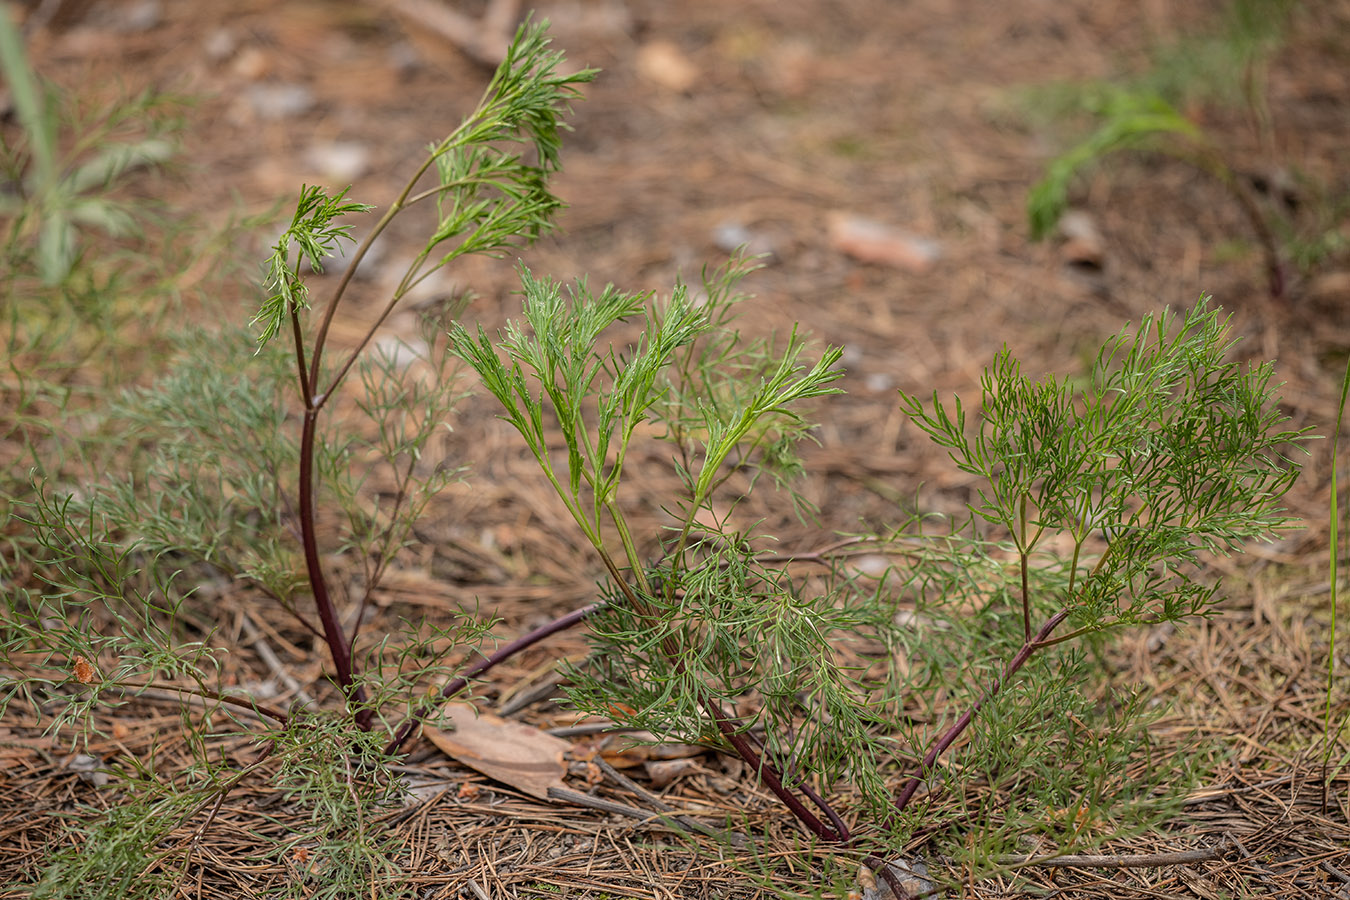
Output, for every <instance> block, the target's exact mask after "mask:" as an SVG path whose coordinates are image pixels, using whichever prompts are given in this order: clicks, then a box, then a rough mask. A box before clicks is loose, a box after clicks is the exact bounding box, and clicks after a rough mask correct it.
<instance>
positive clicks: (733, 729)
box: [701, 699, 848, 843]
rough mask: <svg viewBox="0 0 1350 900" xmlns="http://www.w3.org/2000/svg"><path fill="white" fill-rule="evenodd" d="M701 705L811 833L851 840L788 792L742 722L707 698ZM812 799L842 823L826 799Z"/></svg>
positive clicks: (832, 838) (822, 836) (770, 788)
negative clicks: (741, 728)
mask: <svg viewBox="0 0 1350 900" xmlns="http://www.w3.org/2000/svg"><path fill="white" fill-rule="evenodd" d="M701 703H702V705H703V707H704V708H705V709H707V710H708V715H710V716H712V720H713V721H714V722H715V723H717V729H718V730H719V731H721V732H722V736H723V737H725V738H726V739H727V743H729V744H731V746H732V748H733V749H734V750H735V751H736V753H737V754H738V755H739V756H740V757H741V759H743V760H745V762H746V764H747V765H749V766H750V768H752V769H753V770H754V771H755V774H756V775H758V776H759V780H760V781H762V782H764V786H765V787H767V788H768V789H769V790H770V791H772V792H773V795H774V796H775V797H777V798H778V799H779V800H781V801H782V802H783V805H784V806H786V807H787V808H788V809H790V810H791V811H792V814H793V815H794V816H796V817H797V818H798V819H800V820H801V822H802V824H803V825H805V826H806V827H807V828H808V829H810V830H811V833H812V834H814V835H815V836H816V837H818V838H820V839H821V840H822V841H830V842H832V843H839V842H842V841H846V840H848V829H843V831H836V830H834V829H833V828H831V827H830V826H829V825H826V824H825V823H824V822H822V821H820V819H819V818H818V817H817V816H816V815H815V813H813V812H811V810H809V809H807V808H806V805H805V804H804V803H802V801H801V800H799V799H798V798H797V796H796V795H795V794H793V793H792V791H790V790H788V788H787V787H785V786H784V785H783V779H782V778H781V777H780V776H779V774H778V770H777V769H776V768H774V766H773V765H772V764H770V763H769V762H768V761H767V760H764V759H761V758H760V755H759V754H758V753H756V752H755V748H754V747H753V746H752V745H751V743H750V741H748V740H747V739H746V737H745V735H744V734H743V733H742V732H741V730H740V728H739V725H740V723H739V722H737V721H736V720H735V719H733V718H732V717H731V716H729V715H727V714H726V712H725V711H724V710H723V709H722V707H721V706H719V705H718V704H717V703H716V701H713V700H708V699H704V700H702V701H701ZM803 793H806V791H805V790H804V791H803ZM807 796H808V797H812V795H811V793H807ZM812 800H813V802H817V803H818V805H820V806H821V808H822V809H825V810H826V811H827V814H828V815H829V816H830V818H831V820H832V821H838V820H839V817H838V815H837V814H836V813H835V812H834V811H833V810H832V809H829V807H828V806H827V805H826V804H825V801H824V800H818V799H817V798H816V797H812ZM839 824H840V825H841V826H842V825H843V823H842V822H840V823H839Z"/></svg>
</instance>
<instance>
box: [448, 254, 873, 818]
mask: <svg viewBox="0 0 1350 900" xmlns="http://www.w3.org/2000/svg"><path fill="white" fill-rule="evenodd" d="M745 272H746V268H745V266H744V265H743V264H742V263H740V262H738V261H735V262H733V264H732V265H730V266H729V267H727V268H726V269H724V270H722V271H720V272H717V273H713V274H712V275H711V276H709V275H707V274H706V273H705V279H704V298H703V299H702V302H701V303H700V304H695V303H694V302H693V300H692V299H691V298H690V296H689V291H688V289H687V288H686V287H685V286H684V285H677V287H676V289H675V291H674V293H673V295H672V296H671V298H670V300H669V301H668V302H667V303H664V304H657V303H655V302H654V301H653V300H652V299H651V298H650V297H647V296H643V295H633V294H625V293H622V292H620V291H618V290H616V289H615V288H613V287H612V286H608V287H606V288H605V289H604V290H602V291H600V292H598V293H597V292H593V291H592V290H591V289H590V288H589V287H588V286H587V285H586V283H585V282H584V281H583V282H579V283H578V284H577V285H576V286H575V287H574V288H572V289H571V290H570V291H569V292H568V294H567V296H564V293H563V289H562V287H561V286H560V285H558V284H555V283H552V282H549V281H539V280H536V279H535V278H534V277H533V276H532V275H531V274H530V272H528V271H527V270H524V269H522V271H521V281H522V284H523V288H524V312H523V314H524V319H525V323H527V325H523V324H518V323H514V322H513V323H511V324H509V325H508V326H507V328H506V331H505V332H504V334H502V335H500V336H499V338H498V339H497V340H496V341H494V340H493V339H492V338H491V337H490V336H488V335H487V334H486V333H484V332H483V331H482V330H481V329H480V330H479V332H478V334H477V335H476V336H475V335H470V334H469V333H468V332H467V331H466V330H465V329H464V328H463V327H462V326H456V328H455V330H454V332H453V340H454V346H455V349H456V351H457V352H458V353H459V354H461V355H462V356H463V357H464V359H465V360H467V361H468V363H469V364H470V365H471V366H472V367H473V368H474V369H475V371H477V373H478V375H479V377H480V378H481V379H482V381H483V384H484V386H485V387H486V388H487V389H488V390H489V391H490V392H491V393H492V394H493V396H494V397H496V398H497V400H498V401H499V402H500V403H501V405H502V407H503V409H504V410H505V418H506V420H507V421H508V422H510V423H511V424H512V426H514V427H515V429H516V430H517V431H518V432H519V433H520V434H521V436H522V437H523V438H524V440H525V442H526V444H527V446H528V447H529V449H530V452H531V454H532V455H533V456H534V458H535V460H536V462H537V463H538V464H539V466H540V469H541V470H542V471H543V473H544V475H545V477H546V478H547V479H548V481H549V483H550V484H551V485H552V486H553V488H554V490H555V492H556V493H557V495H558V497H559V498H560V499H561V500H562V502H563V503H564V504H565V505H566V507H567V509H568V511H569V512H570V513H571V515H572V518H573V520H574V521H575V522H576V524H577V526H578V527H579V528H580V529H581V531H582V533H583V534H584V535H585V537H586V539H587V541H588V543H589V544H590V545H591V546H592V547H593V548H594V550H595V553H596V555H597V557H598V559H599V560H600V562H601V563H602V564H603V566H604V568H605V571H606V572H607V573H608V575H609V583H608V585H607V588H606V594H607V597H606V599H607V601H608V602H607V603H606V605H605V606H604V607H603V609H599V610H596V611H594V613H592V614H591V615H590V619H591V623H592V632H593V634H594V635H595V640H596V644H597V653H596V654H595V655H594V657H593V660H592V665H591V666H588V667H585V668H583V669H581V670H577V671H574V672H573V679H572V680H573V687H572V688H571V690H570V695H571V697H572V699H573V701H574V702H576V703H577V704H578V705H579V706H580V707H582V708H583V709H589V710H593V711H596V712H602V713H604V714H606V715H611V716H613V715H616V711H621V713H618V714H619V715H620V717H621V718H622V719H623V720H624V722H625V724H631V725H634V726H636V727H640V728H649V729H651V730H653V731H655V732H656V733H658V734H660V735H662V736H668V737H674V738H678V739H682V740H686V741H705V742H712V743H714V744H718V745H720V746H724V747H726V748H727V749H728V750H729V751H731V752H734V753H736V754H737V755H739V756H740V757H741V758H742V759H743V760H745V762H746V763H748V764H749V765H750V766H751V768H752V769H753V770H754V771H755V772H756V773H757V774H758V775H759V777H760V778H761V779H762V780H763V782H764V783H765V784H766V785H767V786H768V787H769V789H770V790H771V791H773V793H774V794H775V795H776V796H778V797H779V798H780V799H781V800H782V802H783V803H784V804H785V805H786V806H787V807H788V808H789V809H791V810H792V811H793V813H794V814H796V815H797V816H798V817H799V818H800V819H802V821H803V822H805V823H806V824H807V826H808V827H809V828H810V829H811V830H812V831H813V832H815V833H816V834H817V835H819V836H821V837H824V838H826V839H829V840H836V841H837V840H846V839H847V838H848V836H849V832H848V829H847V828H846V827H845V826H844V825H843V823H842V821H841V820H840V819H839V817H838V816H837V814H836V813H835V812H834V810H833V809H831V808H830V807H829V806H828V804H826V803H825V802H824V801H823V800H822V799H821V798H820V797H819V795H818V794H816V792H815V791H814V789H813V788H812V786H811V783H810V782H811V781H812V780H813V779H814V778H815V777H816V776H818V775H820V774H825V773H830V774H834V775H837V774H838V773H839V772H841V771H842V770H843V769H844V768H846V767H849V766H852V765H855V764H857V762H858V761H859V760H860V759H863V758H866V757H867V756H869V755H871V753H872V747H871V743H870V741H869V740H868V738H867V734H866V732H867V727H868V725H869V724H870V723H871V721H872V718H873V717H872V714H871V713H870V712H869V711H868V709H867V708H866V704H865V696H864V694H863V692H861V691H858V690H855V686H854V685H853V684H852V682H851V680H850V679H849V678H847V677H845V673H844V671H843V669H842V667H841V665H840V663H839V661H838V659H837V654H836V653H835V651H834V648H833V647H832V646H831V643H830V641H831V638H832V636H834V635H836V634H838V633H840V632H844V631H852V630H857V629H865V628H867V627H869V626H873V625H875V624H876V623H875V622H871V621H867V617H866V616H865V615H864V614H862V613H860V612H858V611H856V610H850V609H847V608H844V607H841V606H840V605H838V604H837V603H836V602H835V600H836V598H834V597H833V596H829V595H821V596H815V597H811V596H805V595H803V594H801V593H800V592H799V591H798V590H797V586H796V585H794V584H793V583H792V582H791V580H790V579H788V578H787V577H786V576H785V575H784V573H782V572H779V571H776V570H775V569H773V568H771V567H769V566H766V565H764V564H763V563H761V562H760V561H759V560H758V559H757V557H756V554H755V552H754V550H753V549H752V547H751V542H750V536H749V535H746V534H739V533H735V532H733V531H731V530H729V527H728V526H727V524H726V521H725V518H724V517H723V516H724V514H723V513H719V512H718V506H716V505H715V504H714V497H715V495H716V494H717V493H718V492H719V490H721V489H723V488H724V486H725V485H726V484H727V482H728V480H729V479H730V478H731V477H732V476H733V475H734V474H736V473H737V472H745V471H760V470H764V469H769V468H772V467H774V465H775V464H777V463H779V462H781V461H782V460H783V459H785V458H786V456H787V452H788V450H789V448H790V446H791V444H792V443H793V442H795V441H796V440H798V439H799V438H801V437H802V436H804V435H805V434H806V432H807V428H806V425H805V423H804V422H803V420H802V419H801V418H800V416H799V414H798V413H797V412H796V410H795V407H796V406H797V405H798V404H800V403H802V402H803V401H806V400H810V399H813V398H816V397H821V396H824V395H826V394H830V393H834V392H835V390H836V389H835V388H834V387H832V384H833V382H834V381H836V380H837V379H838V378H839V377H840V376H841V375H842V371H841V370H839V369H837V368H835V365H836V363H837V362H838V360H839V356H840V351H839V350H837V349H832V350H829V351H827V352H826V353H825V354H824V355H823V356H822V357H821V358H820V359H819V360H817V361H816V362H815V363H814V364H812V365H810V366H807V365H805V364H803V363H801V362H799V359H800V356H801V353H802V351H803V344H802V342H801V340H800V339H799V338H798V337H797V335H796V334H795V333H794V334H792V335H791V336H790V338H789V339H788V342H787V346H786V347H785V348H784V349H782V350H781V351H779V352H777V353H772V352H770V350H769V348H768V347H766V346H763V345H749V346H747V345H743V344H742V342H741V341H740V340H739V337H738V336H736V335H735V334H734V333H733V332H730V331H729V330H727V329H726V327H725V326H726V321H727V317H728V314H729V311H730V309H731V307H732V306H733V305H734V304H735V302H736V301H737V300H739V299H740V297H739V295H737V294H735V293H734V292H733V288H734V286H735V284H736V282H737V281H738V280H739V279H740V278H741V277H742V276H743V275H744V274H745ZM625 320H635V321H636V323H638V324H640V325H641V332H640V333H639V334H638V335H637V336H636V337H633V338H631V339H630V340H629V342H628V343H627V344H626V345H625V346H624V347H623V349H621V350H618V349H615V348H614V347H613V346H609V347H608V349H606V347H605V343H604V341H605V340H606V333H607V332H608V331H609V330H610V329H611V328H612V327H614V326H615V325H616V324H617V323H619V322H622V321H625ZM527 326H528V327H527ZM554 422H556V423H557V431H556V432H555V431H554V428H553V423H554ZM647 422H651V423H653V424H655V425H657V426H664V433H663V437H664V439H666V440H668V441H670V442H672V443H673V444H674V445H675V446H676V448H677V452H676V454H675V456H674V458H673V460H672V462H673V465H674V466H675V469H676V472H677V473H678V475H679V478H680V480H681V481H682V483H683V484H684V491H685V492H684V494H683V496H681V497H677V498H670V501H669V503H668V505H667V506H666V511H667V513H668V514H669V515H670V516H671V522H670V525H669V528H668V531H667V533H666V534H665V535H664V536H662V535H661V534H637V533H635V531H634V529H633V527H632V526H631V525H630V523H629V519H628V516H627V515H626V514H625V512H624V507H623V504H622V502H621V491H622V487H623V485H624V472H625V462H626V460H627V457H628V454H629V451H630V448H631V447H632V446H633V443H634V441H635V439H636V437H637V435H638V434H639V429H640V427H641V426H642V425H643V424H644V423H647ZM555 434H557V435H558V437H556V438H554V435H555ZM551 438H554V440H558V439H560V440H561V442H562V447H563V449H565V451H566V453H565V456H564V457H561V458H559V457H556V456H555V454H554V452H553V451H554V446H553V444H552V442H551V440H550V439H551ZM742 490H748V488H747V487H744V486H742ZM643 548H647V549H646V551H645V552H644V549H643ZM756 644H757V645H758V648H759V652H755V651H754V650H752V649H749V648H752V647H754V646H755V645H756ZM749 694H757V695H758V696H759V697H760V698H761V699H762V701H763V702H762V704H761V705H760V707H759V708H760V712H759V713H758V714H757V715H756V716H755V717H754V719H752V720H747V721H742V720H740V719H738V718H736V717H734V716H733V715H731V714H730V713H728V712H727V711H726V706H727V705H728V704H732V703H735V702H737V701H739V700H741V699H743V698H744V697H745V696H746V695H749ZM802 697H806V698H809V699H808V700H807V701H806V702H807V711H808V716H807V718H806V719H802V718H801V715H800V713H801V711H802V707H801V702H802V701H801V698H802ZM761 725H762V726H763V730H764V735H765V736H764V738H763V739H760V738H757V737H754V736H752V735H751V734H750V731H751V729H752V728H754V727H756V726H761ZM864 771H865V772H874V771H875V769H873V768H870V767H867V768H865V769H864ZM872 786H873V787H874V788H875V787H877V785H875V784H873V785H872ZM811 806H815V807H818V808H819V810H820V812H821V813H823V814H824V818H825V819H826V821H822V820H821V817H820V816H819V815H818V814H817V813H816V812H813V811H812V810H811V808H810V807H811Z"/></svg>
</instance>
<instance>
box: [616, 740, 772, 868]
mask: <svg viewBox="0 0 1350 900" xmlns="http://www.w3.org/2000/svg"><path fill="white" fill-rule="evenodd" d="M593 762H594V763H595V764H596V766H598V767H599V769H600V771H602V772H604V773H605V774H606V775H608V776H609V777H610V778H611V779H613V781H614V783H615V784H617V785H619V786H620V787H622V788H625V789H626V790H628V791H631V792H632V793H634V794H636V795H637V796H639V797H641V798H642V799H644V800H646V801H647V802H648V803H650V804H651V805H652V806H655V807H656V808H657V809H658V810H659V811H661V812H663V813H673V814H674V818H675V820H676V821H678V822H679V823H680V824H681V825H683V826H684V827H685V828H688V829H690V830H692V831H697V832H699V833H701V834H706V835H707V836H709V837H712V838H724V839H726V840H727V841H728V842H730V844H731V845H732V846H733V847H737V848H741V847H745V846H746V845H748V844H749V839H748V838H746V836H745V835H743V834H741V833H739V832H735V831H728V832H720V831H718V830H717V829H716V828H711V827H709V826H707V825H704V824H703V823H702V822H700V821H698V820H697V819H695V818H692V817H690V816H684V815H679V814H678V813H675V807H673V806H671V805H670V804H669V803H667V802H665V801H664V800H662V799H661V798H660V797H658V796H656V795H655V794H653V793H652V792H651V791H649V790H647V789H646V788H644V787H643V786H642V785H640V784H638V783H637V782H636V781H634V780H633V779H631V778H629V777H628V776H627V775H625V774H623V773H622V772H620V771H619V770H618V769H616V768H614V767H613V766H611V765H610V764H609V763H608V762H606V761H605V758H604V757H603V756H599V755H597V756H596V757H595V759H594V760H593Z"/></svg>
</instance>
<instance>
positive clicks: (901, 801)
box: [893, 609, 1069, 812]
mask: <svg viewBox="0 0 1350 900" xmlns="http://www.w3.org/2000/svg"><path fill="white" fill-rule="evenodd" d="M1068 617H1069V611H1068V610H1067V609H1061V610H1060V611H1059V612H1057V613H1055V614H1054V615H1053V616H1051V617H1050V620H1049V621H1048V622H1046V623H1045V624H1044V625H1042V626H1041V630H1040V631H1038V632H1036V634H1035V636H1034V637H1032V639H1031V640H1029V641H1027V642H1026V643H1025V644H1023V645H1022V649H1020V650H1018V651H1017V654H1016V655H1015V656H1014V657H1013V658H1012V659H1011V660H1010V661H1009V662H1008V666H1007V668H1005V669H1004V670H1003V677H1002V678H1001V679H995V680H994V683H993V684H992V685H990V686H989V688H988V689H987V690H985V692H984V694H983V695H981V696H980V699H978V700H976V701H975V703H974V704H973V705H972V706H971V707H970V709H968V710H966V711H965V713H964V714H962V716H961V718H959V719H957V720H956V721H955V722H953V723H952V725H951V727H950V728H948V729H947V730H946V731H945V732H943V734H942V736H941V737H939V738H938V739H937V741H936V742H934V744H933V746H931V747H929V748H928V752H927V753H925V754H924V757H923V763H922V765H921V766H920V769H919V774H918V775H915V776H914V777H912V778H910V779H909V781H907V782H905V786H904V787H903V788H901V789H900V793H899V794H897V795H896V797H895V800H894V801H893V803H894V806H895V810H896V812H903V811H904V809H905V807H906V806H908V805H909V801H910V800H912V799H913V798H914V793H915V791H917V790H918V789H919V783H920V781H921V780H922V778H923V776H924V775H926V774H927V773H928V771H929V770H930V769H932V768H933V764H934V763H936V762H937V758H938V757H939V756H941V755H942V754H943V752H944V751H945V750H946V749H947V748H948V747H950V746H951V745H952V743H953V742H954V741H955V740H956V739H957V738H958V737H960V736H961V733H962V732H963V731H965V730H966V728H968V727H969V726H970V723H971V721H972V720H973V719H974V718H975V714H976V713H977V712H979V711H980V708H981V707H983V706H984V704H985V703H987V702H989V700H990V699H991V698H992V697H993V696H994V695H995V694H997V693H998V692H999V688H1001V687H1002V686H1003V685H1004V684H1005V683H1006V682H1007V681H1008V679H1009V678H1012V676H1013V675H1014V674H1016V673H1017V670H1018V669H1020V668H1022V666H1023V664H1024V663H1026V661H1027V660H1028V659H1030V658H1031V655H1032V654H1033V653H1035V652H1036V651H1037V650H1039V649H1040V647H1041V642H1042V641H1044V640H1045V639H1046V638H1048V637H1049V636H1050V633H1051V632H1053V631H1054V630H1055V629H1056V628H1058V627H1059V625H1060V623H1062V622H1063V621H1064V620H1065V619H1067V618H1068Z"/></svg>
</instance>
